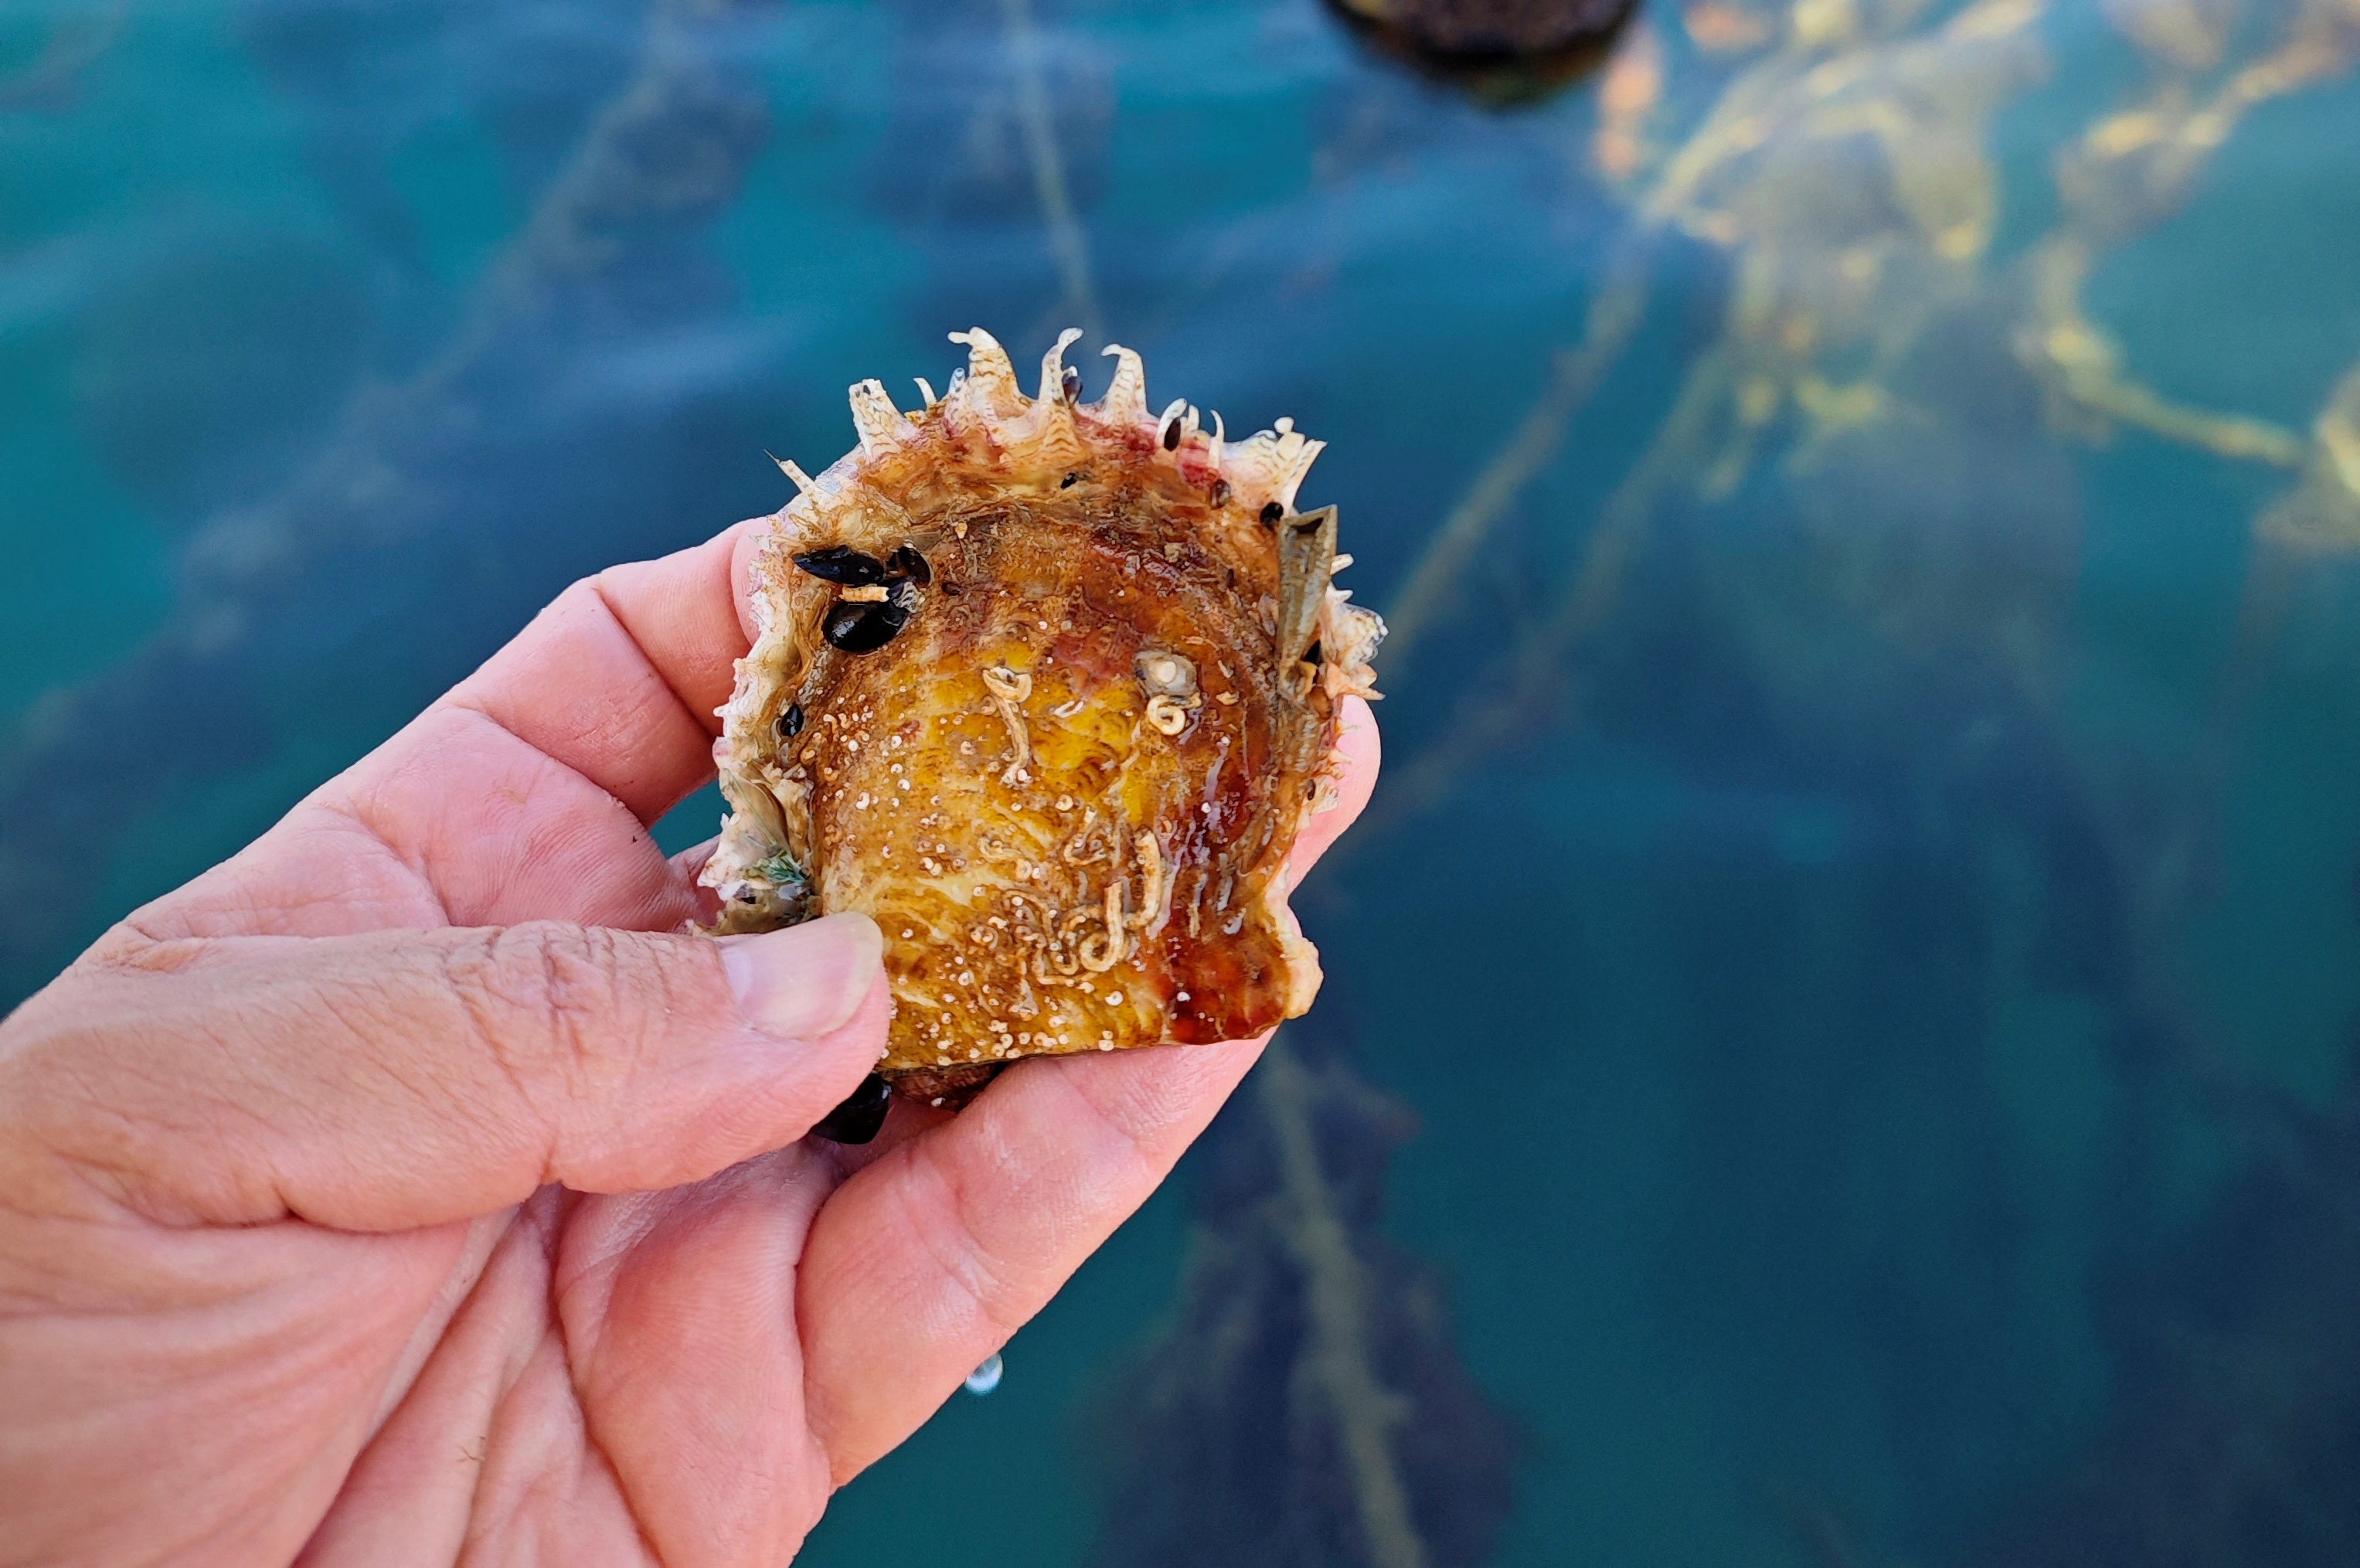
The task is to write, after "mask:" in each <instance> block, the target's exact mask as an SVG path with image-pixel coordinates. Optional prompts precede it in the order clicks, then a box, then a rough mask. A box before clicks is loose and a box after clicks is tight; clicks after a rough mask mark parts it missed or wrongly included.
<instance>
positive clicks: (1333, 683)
mask: <svg viewBox="0 0 2360 1568" xmlns="http://www.w3.org/2000/svg"><path fill="white" fill-rule="evenodd" d="M1078 335H1079V334H1077V333H1074V332H1067V333H1066V334H1065V335H1064V336H1062V337H1061V338H1059V339H1058V341H1057V345H1056V346H1055V347H1054V348H1052V349H1051V350H1050V351H1049V353H1048V355H1047V356H1045V357H1044V358H1043V361H1042V367H1041V380H1040V386H1039V390H1038V392H1037V394H1036V395H1035V396H1033V397H1031V398H1027V397H1026V396H1025V395H1024V392H1023V390H1022V387H1021V386H1020V385H1019V383H1018V381H1017V378H1016V375H1015V372H1014V369H1013V367H1011V365H1010V363H1009V359H1008V356H1007V355H1006V353H1005V352H1004V351H1003V350H1002V349H1001V348H1000V345H999V344H998V343H997V342H996V341H994V340H993V339H992V337H991V336H990V335H989V334H987V333H985V332H983V331H981V330H980V329H978V330H976V331H972V332H967V333H960V334H953V340H954V341H959V342H964V343H966V344H967V346H968V349H969V359H968V364H967V368H966V370H965V371H964V372H961V373H959V374H956V375H954V376H953V377H952V378H951V381H950V385H949V387H948V389H947V390H945V393H944V394H943V395H942V396H941V397H940V398H936V397H935V396H934V393H933V392H932V390H931V389H927V388H926V387H925V385H924V383H923V382H921V383H920V384H919V385H920V389H921V391H922V393H923V396H924V403H925V406H924V407H923V408H922V409H920V410H919V411H916V412H915V413H904V412H903V411H901V409H899V408H898V407H896V406H895V404H894V403H893V401H892V400H891V399H890V398H889V397H888V396H887V395H886V392H885V389H884V388H883V387H882V386H881V385H880V384H879V383H877V382H875V381H864V382H862V383H860V384H859V385H858V386H857V387H854V388H853V389H852V414H853V423H854V425H855V426H856V427H857V429H858V433H859V438H860V444H859V446H858V448H857V449H856V450H854V451H853V452H851V453H848V454H847V455H845V456H844V457H843V458H842V459H841V460H840V461H838V462H837V463H836V464H835V465H834V466H831V467H829V468H828V469H827V470H826V471H825V473H823V474H821V475H820V476H819V477H816V478H812V477H809V476H807V475H805V474H804V473H803V470H802V469H800V468H799V467H797V466H794V465H792V464H781V466H782V467H784V468H786V470H787V472H788V473H789V475H790V476H791V477H793V478H794V480H795V481H796V484H797V487H798V489H799V491H800V493H799V494H798V495H797V496H796V497H795V499H793V500H792V501H790V502H789V503H788V504H787V506H786V507H785V508H783V509H782V510H781V511H780V512H779V514H778V515H777V516H776V518H775V519H774V520H773V522H772V528H771V531H770V534H769V535H768V536H767V537H766V538H765V539H764V541H763V542H762V544H761V546H760V549H759V553H758V554H757V558H756V564H755V568H754V579H755V580H754V599H753V603H754V617H755V623H756V627H757V633H758V634H757V637H756V641H755V643H754V646H753V649H752V651H751V652H748V655H747V656H746V657H745V658H744V659H743V660H741V661H739V663H738V664H737V688H736V691H735V694H734V695H733V696H732V697H731V699H730V702H729V704H728V706H727V707H725V708H723V709H722V710H721V712H722V718H723V719H724V732H723V735H722V738H721V740H719V741H717V742H716V746H715V755H716V760H717V762H718V763H719V768H720V775H721V786H722V790H723V792H724V794H725V795H727V799H728V802H729V806H730V815H729V817H728V818H727V822H726V823H725V825H724V828H723V832H722V837H721V841H720V843H719V845H718V847H717V849H716V851H715V853H714V855H713V857H712V859H711V860H710V861H708V862H707V863H706V866H705V872H704V880H705V883H706V884H707V885H708V886H711V887H712V888H714V889H715V890H716V893H717V894H718V895H719V896H720V898H721V900H722V914H721V916H720V918H719V919H718V921H717V922H716V925H715V927H713V928H714V929H715V930H716V931H718V932H723V933H728V932H741V931H757V930H767V929H770V928H772V927H777V926H781V925H785V924H789V923H791V922H792V921H795V920H799V919H803V918H807V917H810V916H817V915H821V914H827V913H834V912H837V911H844V910H858V911H862V912H864V913H866V914H868V915H869V916H872V917H874V918H875V919H876V921H877V923H878V925H879V926H880V927H881V928H882V929H883V931H884V934H885V964H886V970H887V972H888V974H889V975H890V980H891V983H892V988H893V995H894V1001H895V1011H894V1017H893V1023H892V1028H891V1035H890V1046H889V1048H888V1051H887V1054H886V1056H885V1058H884V1059H883V1060H882V1061H881V1062H880V1064H879V1070H880V1072H882V1073H884V1074H885V1075H886V1076H887V1077H888V1078H889V1079H890V1080H893V1081H894V1083H895V1086H896V1087H897V1088H898V1089H900V1090H901V1091H902V1092H903V1093H905V1094H913V1095H917V1096H920V1097H923V1098H930V1099H932V1098H943V1099H947V1100H953V1101H955V1100H956V1099H957V1098H958V1097H960V1096H961V1095H963V1094H964V1093H966V1092H968V1091H972V1089H973V1088H974V1087H975V1086H976V1085H977V1084H978V1083H979V1082H980V1081H982V1080H984V1079H986V1078H988V1077H989V1075H990V1073H991V1072H992V1071H994V1070H996V1069H997V1068H998V1067H999V1066H1000V1065H1002V1064H1004V1063H1006V1062H1007V1061H1009V1060H1010V1059H1011V1058H1017V1057H1023V1056H1036V1055H1043V1054H1056V1053H1067V1052H1076V1051H1093V1050H1120V1049H1126V1048H1129V1047H1136V1046H1151V1045H1158V1044H1164V1043H1187V1042H1197V1041H1212V1040H1228V1039H1237V1038H1241V1037H1244V1036H1251V1035H1254V1034H1257V1033H1259V1032H1260V1031H1262V1030H1264V1029H1267V1028H1269V1027H1270V1026H1272V1025H1274V1024H1276V1023H1278V1022H1279V1021H1280V1020H1281V1019H1283V1018H1287V1017H1292V1016H1295V1015H1296V1014H1300V1013H1302V1012H1303V1011H1304V1010H1305V1009H1306V1008H1307V1007H1308V1006H1309V1005H1310V1003H1311V1000H1312V997H1313V996H1314V995H1315V994H1316V993H1317V990H1318V987H1319V964H1318V958H1317V953H1316V952H1315V951H1314V950H1313V948H1312V947H1311V945H1310V944H1309V943H1307V942H1306V941H1305V940H1303V938H1301V937H1299V936H1298V935H1296V934H1295V929H1294V924H1293V921H1292V919H1291V918H1290V917H1289V916H1288V914H1287V910H1286V892H1287V890H1286V885H1285V864H1286V857H1287V851H1288V850H1289V848H1290V847H1291V846H1292V845H1293V843H1294V841H1295V835H1296V833H1297V832H1298V831H1299V830H1300V829H1301V828H1302V827H1303V825H1304V823H1305V821H1306V819H1307V817H1309V815H1310V814H1311V813H1313V812H1315V811H1317V810H1320V809H1323V808H1325V807H1326V806H1330V805H1332V804H1333V801H1334V798H1335V793H1334V787H1333V780H1332V776H1331V775H1332V772H1333V768H1334V766H1335V763H1334V751H1335V744H1336V726H1337V714H1338V704H1339V703H1340V702H1341V700H1342V699H1343V698H1344V697H1345V696H1347V695H1349V694H1353V693H1359V694H1361V695H1365V696H1374V695H1375V693H1374V692H1373V690H1372V689H1371V670H1370V666H1369V659H1370V656H1371V654H1372V653H1373V652H1374V651H1375V648H1376V645H1377V642H1378V641H1379V640H1380V639H1381V638H1382V635H1383V631H1384V628H1383V623H1382V621H1380V620H1378V619H1377V617H1376V616H1374V615H1372V614H1371V613H1370V612H1368V611H1366V610H1364V609H1360V608H1358V607H1357V606H1354V605H1352V604H1350V603H1349V602H1348V596H1347V595H1345V594H1344V593H1342V592H1341V591H1340V590H1338V589H1337V588H1335V587H1333V586H1332V584H1331V582H1330V579H1331V577H1332V576H1333V575H1334V572H1335V571H1336V569H1337V568H1338V567H1339V566H1341V565H1346V564H1347V563H1348V561H1349V557H1339V556H1338V555H1337V554H1336V514H1335V511H1334V510H1333V509H1332V508H1330V509H1326V510H1320V511H1317V512H1312V513H1307V514H1306V513H1300V512H1298V511H1297V510H1295V490H1296V487H1297V486H1298V485H1300V484H1301V482H1302V480H1303V477H1304V474H1305V471H1306V469H1308V468H1309V466H1311V462H1312V459H1313V458H1314V457H1315V456H1317V455H1318V452H1319V450H1320V444H1319V443H1317V442H1315V441H1311V440H1308V439H1306V437H1305V436H1303V435H1302V434H1301V433H1297V432H1296V431H1295V430H1294V429H1293V428H1292V426H1291V423H1290V422H1288V421H1285V420H1280V421H1279V422H1277V426H1276V428H1275V429H1273V430H1266V431H1263V432H1262V433H1259V434H1255V435H1252V436H1250V437H1248V438H1247V439H1245V440H1242V441H1229V440H1226V439H1224V435H1223V432H1222V430H1221V427H1220V422H1219V420H1218V416H1216V418H1215V420H1214V426H1213V429H1212V430H1210V431H1207V430H1206V429H1205V428H1204V426H1203V424H1202V422H1200V420H1199V418H1198V415H1197V411H1196V409H1194V408H1192V407H1190V406H1189V405H1187V404H1186V403H1185V402H1175V403H1174V404H1172V405H1171V406H1169V407H1168V408H1165V409H1164V411H1162V412H1161V413H1157V412H1153V411H1150V409H1149V407H1148V404H1147V400H1146V378H1145V373H1144V371H1143V369H1142V366H1141V364H1140V360H1139V356H1137V355H1135V354H1133V353H1131V351H1130V350H1128V349H1122V348H1110V349H1109V350H1108V351H1107V352H1108V353H1109V354H1110V355H1112V356H1114V358H1115V360H1116V367H1115V373H1114V378H1113V381H1112V384H1111V385H1110V386H1109V388H1108V389H1107V391H1106V394H1105V396H1104V397H1103V398H1101V399H1100V400H1098V401H1097V402H1095V403H1083V402H1079V401H1078V400H1077V395H1078V392H1079V389H1080V378H1079V376H1078V375H1077V374H1076V372H1075V371H1074V370H1073V369H1071V368H1069V367H1066V366H1065V363H1064V355H1065V349H1066V347H1067V346H1068V345H1070V344H1071V343H1072V341H1073V340H1074V339H1075V338H1076V336H1078Z"/></svg>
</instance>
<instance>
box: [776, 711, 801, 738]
mask: <svg viewBox="0 0 2360 1568" xmlns="http://www.w3.org/2000/svg"><path fill="white" fill-rule="evenodd" d="M802 733H803V704H802V703H799V702H791V703H789V704H787V710H786V712H784V713H782V714H781V715H779V739H780V740H793V739H794V738H795V737H796V736H798V735H800V734H802Z"/></svg>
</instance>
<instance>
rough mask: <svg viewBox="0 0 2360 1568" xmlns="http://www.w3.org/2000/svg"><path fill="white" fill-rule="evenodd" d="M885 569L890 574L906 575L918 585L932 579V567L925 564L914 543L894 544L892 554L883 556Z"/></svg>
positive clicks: (922, 584)
mask: <svg viewBox="0 0 2360 1568" xmlns="http://www.w3.org/2000/svg"><path fill="white" fill-rule="evenodd" d="M885 570H886V572H887V573H888V574H889V575H890V576H896V577H907V578H909V579H910V580H911V581H912V582H914V583H916V584H917V585H918V586H919V587H924V586H925V585H926V584H928V583H931V582H933V581H934V568H933V567H931V566H929V565H926V558H925V557H924V556H923V555H921V554H918V551H917V548H916V546H914V545H910V544H902V545H897V546H895V548H894V551H893V554H890V555H888V556H886V557H885Z"/></svg>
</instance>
